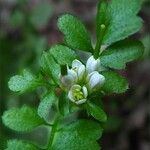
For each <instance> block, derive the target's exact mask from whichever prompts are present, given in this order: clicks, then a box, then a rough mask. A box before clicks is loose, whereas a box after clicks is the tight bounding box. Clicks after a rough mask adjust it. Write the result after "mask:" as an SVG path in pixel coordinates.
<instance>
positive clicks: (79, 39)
mask: <svg viewBox="0 0 150 150" xmlns="http://www.w3.org/2000/svg"><path fill="white" fill-rule="evenodd" d="M58 28H59V29H60V31H61V32H62V33H63V34H64V36H65V41H66V43H67V45H68V46H70V47H71V48H73V49H79V50H83V51H92V46H91V39H90V36H89V33H88V32H87V30H86V28H85V26H84V25H83V24H82V22H81V21H80V20H79V19H77V18H76V17H74V16H72V15H69V14H66V15H63V16H61V17H60V18H59V19H58Z"/></svg>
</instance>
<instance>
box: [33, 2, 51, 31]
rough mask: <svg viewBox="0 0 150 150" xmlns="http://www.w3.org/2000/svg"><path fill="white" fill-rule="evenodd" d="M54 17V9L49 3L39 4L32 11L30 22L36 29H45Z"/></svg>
mask: <svg viewBox="0 0 150 150" xmlns="http://www.w3.org/2000/svg"><path fill="white" fill-rule="evenodd" d="M51 15H52V7H51V5H50V3H48V2H42V3H39V4H38V5H37V6H35V7H34V8H33V9H32V12H31V16H30V22H31V24H32V25H33V26H34V27H36V28H42V27H44V26H45V25H46V24H47V23H48V21H49V19H50V17H51Z"/></svg>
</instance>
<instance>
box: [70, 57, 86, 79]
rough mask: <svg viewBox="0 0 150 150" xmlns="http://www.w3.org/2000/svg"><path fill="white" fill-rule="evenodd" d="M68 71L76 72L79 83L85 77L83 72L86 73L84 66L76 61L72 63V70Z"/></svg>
mask: <svg viewBox="0 0 150 150" xmlns="http://www.w3.org/2000/svg"><path fill="white" fill-rule="evenodd" d="M70 70H73V71H75V72H76V74H77V77H78V80H79V81H80V80H82V79H83V78H84V76H85V71H86V69H85V66H84V65H83V64H82V63H81V62H80V61H79V60H77V59H75V60H74V61H73V62H72V69H70Z"/></svg>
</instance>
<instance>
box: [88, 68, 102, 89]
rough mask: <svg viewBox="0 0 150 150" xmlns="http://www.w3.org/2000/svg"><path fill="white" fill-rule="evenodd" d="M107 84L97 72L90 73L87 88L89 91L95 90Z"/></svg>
mask: <svg viewBox="0 0 150 150" xmlns="http://www.w3.org/2000/svg"><path fill="white" fill-rule="evenodd" d="M104 82H105V77H104V76H103V75H101V74H99V73H98V72H97V71H94V72H92V73H90V74H89V75H88V76H87V86H88V88H89V91H92V90H95V89H97V88H99V87H101V86H102V85H103V84H104Z"/></svg>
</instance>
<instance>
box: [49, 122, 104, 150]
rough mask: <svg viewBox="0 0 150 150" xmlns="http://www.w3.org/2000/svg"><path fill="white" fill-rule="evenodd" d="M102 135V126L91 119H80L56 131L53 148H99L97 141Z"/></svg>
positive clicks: (89, 149) (64, 149) (80, 149)
mask: <svg viewBox="0 0 150 150" xmlns="http://www.w3.org/2000/svg"><path fill="white" fill-rule="evenodd" d="M101 135H102V128H101V126H100V125H99V124H98V123H97V122H94V121H91V120H79V121H76V122H74V123H72V124H70V125H68V126H65V127H64V128H63V129H62V130H60V131H58V132H57V133H56V136H55V138H54V141H53V144H52V147H51V150H58V149H59V150H78V149H79V150H91V149H94V150H99V149H100V148H99V145H98V143H97V142H96V140H98V139H99V138H100V137H101Z"/></svg>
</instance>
